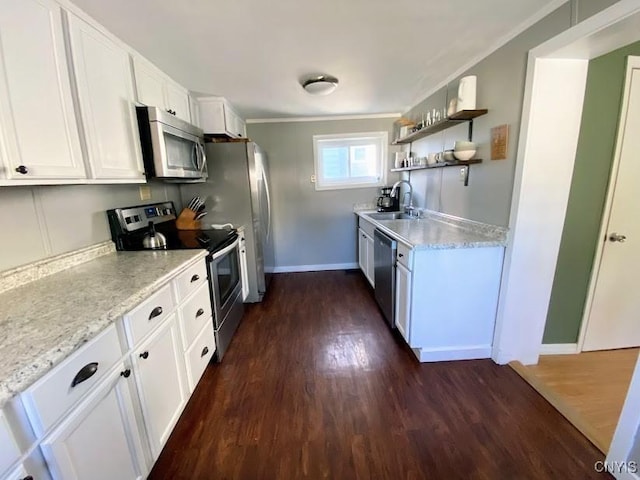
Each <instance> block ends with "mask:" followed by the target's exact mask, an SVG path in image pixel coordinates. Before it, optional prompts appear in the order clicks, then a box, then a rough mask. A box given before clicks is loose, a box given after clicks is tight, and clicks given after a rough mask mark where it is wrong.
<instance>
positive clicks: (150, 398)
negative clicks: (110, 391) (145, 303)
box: [133, 316, 187, 459]
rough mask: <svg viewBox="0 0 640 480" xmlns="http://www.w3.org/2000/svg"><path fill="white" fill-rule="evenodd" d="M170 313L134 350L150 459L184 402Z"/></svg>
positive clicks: (179, 352)
mask: <svg viewBox="0 0 640 480" xmlns="http://www.w3.org/2000/svg"><path fill="white" fill-rule="evenodd" d="M178 335H179V333H178V324H177V322H176V317H175V316H172V317H171V318H170V319H169V320H167V324H166V325H163V326H162V327H160V330H159V331H157V332H155V333H154V334H153V336H152V337H151V338H150V339H149V340H148V341H147V342H145V344H143V345H141V346H140V347H139V348H137V349H136V350H135V353H134V355H135V356H134V358H133V361H134V369H133V370H134V374H135V376H136V380H137V383H138V392H139V394H140V401H141V404H142V414H143V416H144V420H145V425H146V426H147V435H148V436H149V443H150V445H151V452H152V454H153V458H154V459H156V458H158V455H160V451H161V450H162V447H163V446H164V444H165V442H166V441H167V439H168V438H169V435H170V434H171V431H172V430H173V427H174V426H175V424H176V422H177V421H178V418H179V417H180V414H181V413H182V409H183V407H184V406H185V404H186V402H187V394H186V381H185V380H186V379H185V366H184V356H183V354H182V348H181V345H180V343H181V342H180V338H179V336H178Z"/></svg>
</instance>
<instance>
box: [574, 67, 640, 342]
mask: <svg viewBox="0 0 640 480" xmlns="http://www.w3.org/2000/svg"><path fill="white" fill-rule="evenodd" d="M634 69H640V57H633V56H628V57H627V67H626V71H625V79H624V92H623V94H622V105H621V107H620V114H619V115H618V127H617V131H616V148H615V150H614V154H613V162H612V164H611V170H610V172H611V173H610V175H609V184H608V185H607V196H606V200H605V204H604V209H603V210H602V219H601V220H600V232H599V234H598V247H597V249H596V254H595V256H594V258H593V264H592V267H591V276H590V277H589V289H588V291H587V298H586V300H585V304H584V310H583V312H582V323H581V325H580V334H579V336H578V347H579V349H580V351H582V348H583V347H584V339H585V337H586V336H587V330H588V328H589V317H590V316H591V309H592V307H593V299H594V296H595V293H596V287H597V283H598V275H599V274H600V267H601V265H600V263H601V262H602V255H603V254H604V246H605V244H606V242H607V240H606V234H607V230H608V227H609V219H610V217H611V209H612V207H613V197H614V194H615V187H616V183H617V181H618V170H619V168H620V157H621V156H622V144H623V137H624V135H623V132H624V128H625V124H626V115H627V112H628V110H629V96H630V95H631V94H630V89H631V76H632V73H633V70H634Z"/></svg>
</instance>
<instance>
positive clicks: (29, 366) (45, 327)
mask: <svg viewBox="0 0 640 480" xmlns="http://www.w3.org/2000/svg"><path fill="white" fill-rule="evenodd" d="M205 256H206V251H205V250H168V251H161V252H158V251H155V252H114V253H109V254H106V255H102V256H100V257H98V258H95V259H93V260H90V261H87V262H85V263H82V264H80V265H76V266H73V267H70V268H67V269H66V270H62V271H60V272H57V273H54V274H52V275H49V276H47V277H45V278H41V279H39V280H35V281H32V282H30V283H27V284H25V285H22V286H19V287H17V288H13V289H11V290H7V291H5V292H4V293H1V294H0V332H2V337H1V338H0V408H2V406H3V405H4V403H5V402H6V401H7V400H9V399H10V398H11V397H13V396H14V395H16V394H18V393H20V392H21V391H23V390H25V389H26V388H27V387H29V386H30V385H31V384H33V383H34V382H35V381H36V380H38V379H39V378H40V377H42V376H43V375H44V374H45V373H47V372H48V371H49V370H51V369H52V368H53V367H54V366H56V365H57V364H59V363H60V362H61V361H62V360H64V359H65V358H66V357H68V356H69V355H70V354H71V353H73V352H74V351H75V350H76V349H78V348H79V347H80V346H81V345H82V344H84V343H86V342H87V341H88V340H91V339H92V338H93V337H95V336H96V335H97V334H98V333H100V332H101V331H103V330H104V329H105V328H106V327H107V326H109V325H110V324H112V323H113V322H114V321H115V320H117V319H118V318H119V317H120V316H122V315H123V314H124V313H126V312H127V311H129V310H131V309H132V308H133V307H135V306H136V305H137V304H138V303H140V302H141V301H142V300H144V299H145V298H146V297H148V296H149V295H151V294H152V293H153V292H154V291H156V290H158V288H160V287H161V286H163V285H164V284H166V282H167V281H168V280H169V279H170V278H171V277H172V276H174V275H175V274H176V273H178V271H179V270H180V269H181V268H182V267H183V266H185V264H187V263H190V262H192V261H194V260H196V259H198V258H204V257H205Z"/></svg>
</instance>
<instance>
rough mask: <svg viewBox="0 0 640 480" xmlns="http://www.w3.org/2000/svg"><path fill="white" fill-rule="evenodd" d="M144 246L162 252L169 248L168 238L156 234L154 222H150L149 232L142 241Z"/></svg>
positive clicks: (158, 233)
mask: <svg viewBox="0 0 640 480" xmlns="http://www.w3.org/2000/svg"><path fill="white" fill-rule="evenodd" d="M142 246H143V247H144V248H146V249H149V250H162V249H166V248H167V237H165V236H164V235H163V234H161V233H160V232H156V227H155V226H154V225H153V222H149V232H148V233H147V234H146V235H145V237H144V238H143V239H142Z"/></svg>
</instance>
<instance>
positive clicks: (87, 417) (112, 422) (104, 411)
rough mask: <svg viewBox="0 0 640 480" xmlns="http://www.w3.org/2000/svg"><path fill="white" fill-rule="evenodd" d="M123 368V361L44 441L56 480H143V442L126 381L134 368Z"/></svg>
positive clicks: (43, 447)
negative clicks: (88, 479) (89, 479)
mask: <svg viewBox="0 0 640 480" xmlns="http://www.w3.org/2000/svg"><path fill="white" fill-rule="evenodd" d="M125 372H127V370H125V368H124V366H123V365H121V368H120V369H118V370H117V371H115V372H114V373H113V374H112V375H111V376H110V378H108V379H107V380H106V382H105V383H104V384H102V386H101V387H99V390H97V391H96V392H94V393H92V394H91V396H90V397H89V399H87V401H85V402H84V403H83V404H82V405H81V406H79V407H78V408H77V409H75V410H74V411H73V412H72V413H71V414H70V415H69V416H68V417H67V418H66V419H65V420H64V422H63V423H62V424H61V425H60V426H59V427H58V428H57V429H56V430H54V431H53V433H52V434H51V435H49V436H48V437H47V438H45V439H44V440H43V442H42V443H41V448H42V452H43V454H44V456H45V458H46V459H47V463H48V465H49V469H50V470H51V474H52V475H53V478H54V479H55V480H84V479H87V478H91V479H92V480H113V479H115V478H117V479H122V480H134V479H141V478H143V476H144V474H145V473H146V468H144V467H142V466H141V465H142V462H143V461H142V458H143V457H142V446H141V441H140V436H139V432H138V429H137V426H136V422H135V417H134V414H133V406H132V402H131V394H130V391H129V386H128V384H127V382H128V381H130V379H129V377H128V375H129V374H130V372H131V371H130V370H128V372H129V373H125ZM121 373H122V374H123V375H121ZM125 375H127V376H126V377H125ZM143 470H144V471H143Z"/></svg>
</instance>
